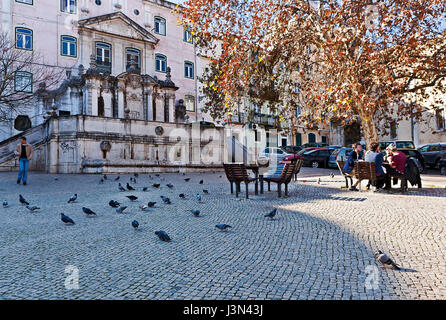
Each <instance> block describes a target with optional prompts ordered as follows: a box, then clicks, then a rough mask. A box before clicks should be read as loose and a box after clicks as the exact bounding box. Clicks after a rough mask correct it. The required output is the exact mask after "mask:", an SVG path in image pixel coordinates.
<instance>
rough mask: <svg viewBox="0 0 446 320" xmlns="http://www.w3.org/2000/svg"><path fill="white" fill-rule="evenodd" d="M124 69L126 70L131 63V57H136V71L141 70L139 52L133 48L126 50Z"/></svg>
mask: <svg viewBox="0 0 446 320" xmlns="http://www.w3.org/2000/svg"><path fill="white" fill-rule="evenodd" d="M125 54H126V68H127V69H128V68H129V67H130V65H131V62H132V57H136V62H137V63H138V69H140V70H141V51H140V50H138V49H134V48H126V49H125Z"/></svg>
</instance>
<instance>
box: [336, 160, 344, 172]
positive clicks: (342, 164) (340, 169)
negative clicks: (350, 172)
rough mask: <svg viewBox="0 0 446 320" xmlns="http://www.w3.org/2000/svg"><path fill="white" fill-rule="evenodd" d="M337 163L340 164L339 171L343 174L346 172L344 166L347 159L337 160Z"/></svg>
mask: <svg viewBox="0 0 446 320" xmlns="http://www.w3.org/2000/svg"><path fill="white" fill-rule="evenodd" d="M336 164H337V165H338V169H339V172H340V173H341V174H344V172H342V169H343V168H344V166H345V161H336Z"/></svg>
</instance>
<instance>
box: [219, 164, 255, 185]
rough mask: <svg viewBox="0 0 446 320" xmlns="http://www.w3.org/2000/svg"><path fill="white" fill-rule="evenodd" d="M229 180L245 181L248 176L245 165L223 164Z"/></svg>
mask: <svg viewBox="0 0 446 320" xmlns="http://www.w3.org/2000/svg"><path fill="white" fill-rule="evenodd" d="M223 166H224V168H225V172H226V176H227V177H228V180H229V181H247V180H248V178H249V175H248V172H247V170H246V166H245V165H244V164H243V163H226V164H223Z"/></svg>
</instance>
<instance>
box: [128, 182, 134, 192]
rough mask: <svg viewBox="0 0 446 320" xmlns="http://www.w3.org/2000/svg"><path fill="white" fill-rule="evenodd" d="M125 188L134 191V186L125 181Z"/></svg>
mask: <svg viewBox="0 0 446 320" xmlns="http://www.w3.org/2000/svg"><path fill="white" fill-rule="evenodd" d="M126 187H127V190H128V191H135V188H133V187H132V186H131V185H129V183H128V182H127V186H126Z"/></svg>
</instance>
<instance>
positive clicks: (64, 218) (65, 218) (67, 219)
mask: <svg viewBox="0 0 446 320" xmlns="http://www.w3.org/2000/svg"><path fill="white" fill-rule="evenodd" d="M60 220H62V222H64V223H65V224H74V221H73V219H71V218H70V217H69V216H66V215H64V214H63V213H61V214H60Z"/></svg>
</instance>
